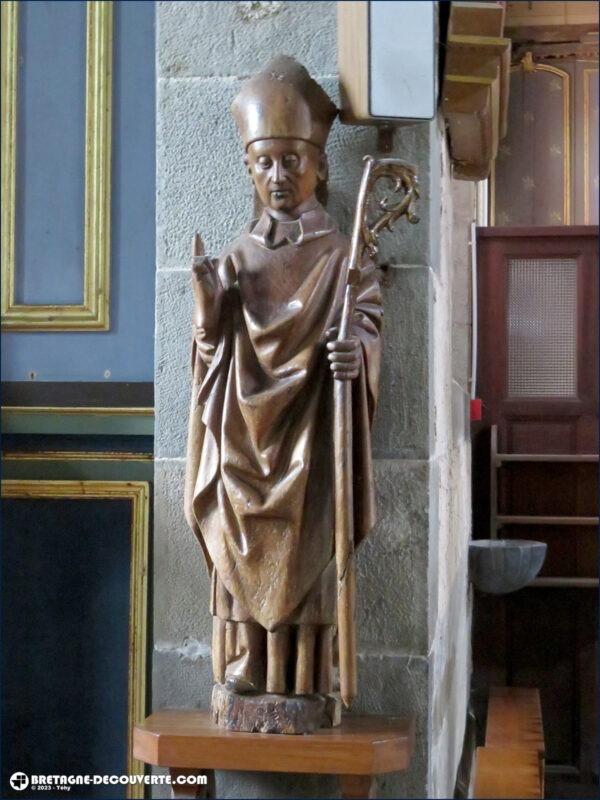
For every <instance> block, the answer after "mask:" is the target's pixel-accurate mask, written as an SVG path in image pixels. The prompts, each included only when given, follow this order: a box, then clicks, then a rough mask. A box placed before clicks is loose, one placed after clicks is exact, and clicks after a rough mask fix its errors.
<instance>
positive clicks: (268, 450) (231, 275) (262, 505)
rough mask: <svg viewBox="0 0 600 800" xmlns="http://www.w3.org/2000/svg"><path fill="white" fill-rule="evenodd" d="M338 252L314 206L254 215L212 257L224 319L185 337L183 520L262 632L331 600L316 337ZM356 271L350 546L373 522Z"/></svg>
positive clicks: (339, 273) (323, 375)
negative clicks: (188, 373)
mask: <svg viewBox="0 0 600 800" xmlns="http://www.w3.org/2000/svg"><path fill="white" fill-rule="evenodd" d="M348 249H349V242H348V239H347V237H345V236H343V235H342V234H340V233H339V231H338V230H337V229H336V226H335V224H334V223H333V221H332V220H331V218H330V217H329V215H328V214H327V213H326V212H325V210H324V209H323V208H322V207H321V206H320V205H318V204H315V205H314V206H313V207H312V208H310V209H309V210H307V211H306V212H305V213H304V214H303V215H302V216H301V217H300V219H299V220H298V221H296V223H295V224H294V225H293V226H285V225H281V224H279V223H277V222H276V221H275V220H273V219H272V218H271V217H270V216H269V214H268V213H267V212H266V211H265V212H263V215H262V216H261V218H260V219H259V220H257V221H255V222H254V223H252V224H251V226H250V228H249V229H248V231H246V233H244V234H243V235H242V236H240V237H239V238H238V239H237V240H235V241H234V242H233V243H232V244H231V245H230V246H229V247H228V248H227V249H226V250H225V252H224V253H223V254H222V255H221V256H220V257H219V259H218V267H219V275H220V277H221V281H222V283H223V285H224V286H225V288H226V293H225V299H224V302H223V305H222V309H221V316H220V323H219V325H218V328H217V330H215V331H212V332H211V333H210V335H209V334H207V333H206V331H204V332H200V333H198V334H197V335H196V337H195V340H194V344H193V353H192V366H193V370H194V385H193V391H192V407H191V414H190V427H189V435H188V456H187V475H186V498H185V505H186V515H187V519H188V522H189V524H190V526H191V527H192V529H193V530H194V532H195V533H196V535H197V536H198V538H199V540H200V542H201V544H202V547H203V549H204V553H205V556H206V559H207V563H208V565H209V568H210V569H211V571H212V570H214V573H213V577H214V578H215V580H216V581H217V583H218V584H222V586H223V587H224V589H225V590H226V592H227V593H229V594H230V595H231V597H232V598H233V600H234V602H235V604H236V605H237V607H238V608H239V609H243V610H244V613H247V614H248V615H249V618H251V619H253V620H255V621H256V622H258V623H259V624H260V625H262V626H263V627H264V628H266V629H267V630H274V629H275V628H277V627H278V626H279V625H281V624H285V623H289V622H295V621H307V622H310V623H315V624H318V623H319V622H323V623H324V624H326V623H329V622H330V621H331V620H329V619H328V618H326V617H328V616H329V612H325V610H324V609H325V606H327V605H329V606H330V607H331V606H332V604H333V607H334V604H335V597H334V596H333V597H329V598H328V599H327V602H324V600H323V598H321V597H320V595H319V591H318V587H319V585H320V584H319V582H321V583H322V584H323V580H322V578H323V576H324V575H330V574H331V570H332V565H331V561H332V558H333V557H334V519H333V469H334V464H333V438H332V392H333V389H332V382H333V378H332V375H331V372H330V370H329V362H328V361H327V351H326V348H325V344H326V333H327V330H328V329H329V328H330V327H331V326H333V325H335V324H336V323H337V321H338V318H339V315H340V311H341V307H342V300H343V293H344V273H345V270H344V268H343V267H344V262H345V259H346V258H347V255H348ZM362 276H363V277H362V282H361V284H360V286H359V298H358V303H357V307H356V314H355V319H354V324H353V333H354V335H356V336H358V337H359V339H360V342H361V345H362V347H361V349H362V369H361V373H360V376H359V378H358V379H357V380H355V381H354V386H353V401H354V408H353V417H354V447H353V450H354V470H355V472H354V476H355V480H354V486H355V490H354V492H355V537H356V544H358V543H359V542H360V541H361V540H362V538H364V536H366V535H367V534H368V532H369V531H370V529H371V527H372V526H373V523H374V501H373V500H374V499H373V480H372V463H371V443H370V427H371V422H372V417H373V413H374V409H375V404H376V400H377V388H378V382H379V365H380V335H379V334H380V326H381V316H382V308H381V297H380V291H379V285H378V282H377V278H376V274H375V267H374V266H373V265H372V264H370V263H369V264H365V265H364V269H363V273H362ZM328 565H329V570H327V567H328ZM215 573H216V574H215ZM327 583H328V584H329V585H331V581H330V580H329V581H327ZM329 594H331V590H329ZM309 607H310V608H309ZM319 609H321V610H319ZM213 613H216V609H215V608H213ZM319 615H321V616H322V617H323V619H322V620H320V619H319Z"/></svg>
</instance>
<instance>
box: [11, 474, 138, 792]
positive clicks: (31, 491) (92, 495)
mask: <svg viewBox="0 0 600 800" xmlns="http://www.w3.org/2000/svg"><path fill="white" fill-rule="evenodd" d="M2 498H3V499H7V498H11V499H53V500H55V499H77V500H81V499H93V500H98V499H100V500H111V499H118V500H123V499H125V500H131V503H132V513H131V569H130V575H131V578H130V588H129V670H128V672H129V681H128V698H129V703H128V742H127V769H128V772H129V774H130V775H143V774H144V770H145V767H144V764H143V762H141V761H139V760H138V759H136V758H134V756H133V728H134V725H136V724H138V723H139V722H142V721H143V720H144V718H145V716H146V668H147V663H146V662H147V659H146V649H147V641H146V640H147V628H148V542H149V524H150V523H149V520H150V489H149V484H148V483H147V482H145V481H71V480H4V481H2ZM127 796H128V797H129V798H132V799H134V798H143V796H144V785H143V784H137V785H130V786H129V787H128V794H127Z"/></svg>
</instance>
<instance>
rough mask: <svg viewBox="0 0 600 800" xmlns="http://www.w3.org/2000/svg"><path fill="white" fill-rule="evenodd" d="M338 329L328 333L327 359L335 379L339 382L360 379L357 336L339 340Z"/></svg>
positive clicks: (359, 353)
mask: <svg viewBox="0 0 600 800" xmlns="http://www.w3.org/2000/svg"><path fill="white" fill-rule="evenodd" d="M337 337H338V329H337V328H330V329H329V330H328V331H327V339H328V343H327V350H328V355H327V359H328V360H329V369H330V370H331V371H332V372H333V377H334V378H335V379H336V380H338V381H351V380H354V379H355V378H358V375H359V373H360V365H361V360H362V358H361V349H360V341H359V340H358V338H357V337H356V336H349V337H348V338H347V339H338V338H337Z"/></svg>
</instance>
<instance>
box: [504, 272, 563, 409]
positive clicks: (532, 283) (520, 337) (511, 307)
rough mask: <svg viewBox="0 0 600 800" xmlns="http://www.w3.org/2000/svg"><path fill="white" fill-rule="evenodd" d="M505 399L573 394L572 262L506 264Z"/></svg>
mask: <svg viewBox="0 0 600 800" xmlns="http://www.w3.org/2000/svg"><path fill="white" fill-rule="evenodd" d="M508 268H509V272H508V394H509V397H574V396H575V395H576V393H577V261H576V260H575V259H574V258H514V259H509V262H508Z"/></svg>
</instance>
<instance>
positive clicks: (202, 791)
mask: <svg viewBox="0 0 600 800" xmlns="http://www.w3.org/2000/svg"><path fill="white" fill-rule="evenodd" d="M169 773H170V775H171V794H172V796H173V797H174V798H175V800H214V798H216V796H217V793H216V790H215V772H214V770H212V769H175V768H172V769H170V770H169ZM189 775H206V783H204V784H203V783H177V779H178V778H180V777H187V776H189Z"/></svg>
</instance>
